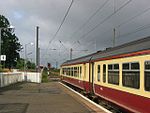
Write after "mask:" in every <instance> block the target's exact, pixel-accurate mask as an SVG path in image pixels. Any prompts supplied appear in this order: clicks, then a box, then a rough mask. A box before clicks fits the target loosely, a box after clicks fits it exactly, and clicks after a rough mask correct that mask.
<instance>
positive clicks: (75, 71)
mask: <svg viewBox="0 0 150 113" xmlns="http://www.w3.org/2000/svg"><path fill="white" fill-rule="evenodd" d="M77 74H78V73H77V67H74V77H77Z"/></svg>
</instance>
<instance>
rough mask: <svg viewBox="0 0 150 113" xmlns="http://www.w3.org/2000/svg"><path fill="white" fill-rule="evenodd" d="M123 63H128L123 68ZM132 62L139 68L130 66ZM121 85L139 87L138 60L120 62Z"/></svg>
mask: <svg viewBox="0 0 150 113" xmlns="http://www.w3.org/2000/svg"><path fill="white" fill-rule="evenodd" d="M124 64H129V68H128V69H127V68H124ZM132 64H138V65H139V66H138V67H139V68H132ZM122 86H123V87H128V88H134V89H140V62H139V61H135V62H125V63H122Z"/></svg>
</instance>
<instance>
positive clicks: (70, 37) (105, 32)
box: [0, 0, 150, 64]
mask: <svg viewBox="0 0 150 113" xmlns="http://www.w3.org/2000/svg"><path fill="white" fill-rule="evenodd" d="M105 1H106V0H74V3H73V6H72V8H71V10H70V12H69V15H68V16H67V18H66V21H65V22H64V24H63V26H62V28H61V30H60V32H59V33H58V35H57V36H56V38H55V39H54V40H53V42H52V43H51V44H50V46H49V48H56V49H61V50H60V51H48V52H45V50H44V49H46V48H47V46H48V43H49V41H50V40H51V39H52V37H53V36H54V34H55V32H56V30H57V29H58V27H59V25H60V23H61V21H62V19H63V17H64V15H65V13H66V11H67V8H68V7H69V5H70V3H71V0H44V1H43V0H2V1H1V4H0V13H1V14H3V15H5V16H6V17H7V18H9V20H10V22H11V23H12V24H13V25H14V26H15V33H16V35H17V36H18V37H19V40H20V41H21V43H22V45H24V44H26V43H28V42H35V27H36V26H39V27H40V48H41V57H43V56H46V57H47V58H41V63H42V64H46V62H52V61H53V63H52V64H55V63H54V59H55V60H58V61H59V64H61V63H62V62H63V61H64V59H69V51H70V48H73V49H74V50H75V49H77V50H83V49H88V50H89V51H88V52H74V53H73V58H75V57H79V56H82V55H86V54H89V53H93V52H95V51H97V50H100V49H104V48H106V47H110V46H112V40H113V29H114V27H117V26H118V25H121V26H120V27H117V28H116V35H117V38H116V45H120V44H122V43H125V42H129V41H132V40H135V39H139V38H141V37H145V36H148V35H150V33H149V27H147V26H146V25H148V24H150V23H149V18H150V11H149V10H147V11H146V12H145V13H143V14H140V13H141V12H142V11H144V10H146V9H148V8H150V6H149V4H150V1H149V0H142V1H141V0H132V1H131V2H130V3H129V4H127V5H126V6H125V7H123V8H122V9H120V10H119V11H118V12H117V13H116V14H114V15H112V16H111V17H110V18H109V19H107V20H106V21H104V20H105V19H106V18H107V17H109V16H110V15H111V14H112V13H113V12H114V9H115V10H117V9H119V8H120V7H122V6H123V5H124V4H125V3H127V2H128V1H129V0H124V1H122V0H116V2H115V8H114V3H113V0H108V3H107V4H106V5H105V6H104V7H103V8H102V9H101V10H100V11H99V12H97V14H96V15H95V16H93V17H92V18H91V19H90V21H88V23H87V24H85V23H86V21H87V20H88V19H89V18H90V16H91V15H92V14H93V13H95V11H96V10H97V9H98V8H99V7H101V6H102V4H104V2H105ZM6 6H7V7H6ZM138 14H140V15H139V16H137V17H135V18H134V19H132V18H133V17H134V16H135V15H138ZM103 21H104V22H103ZM100 23H102V24H100ZM83 24H85V25H84V27H83V28H82V29H80V30H79V31H78V29H79V28H80V27H81V26H82V25H83ZM98 24H100V25H99V26H97V25H98ZM96 26H97V27H96ZM142 26H144V27H147V29H143V30H141V31H138V32H135V30H136V29H138V28H139V29H140V27H142ZM94 27H96V28H95V29H94V30H93V31H91V30H92V29H93V28H94ZM76 31H77V32H76ZM90 31H91V32H90ZM88 32H89V33H88ZM130 32H131V33H130ZM132 32H133V33H132ZM123 34H124V35H123ZM119 36H122V37H119ZM59 40H61V41H62V43H63V45H62V44H61V43H60V42H59ZM77 42H80V43H77ZM66 48H67V49H66ZM28 50H29V51H35V48H34V47H29V49H28ZM46 53H47V54H50V55H51V56H49V55H45V54H46ZM21 54H22V56H23V53H21ZM30 57H32V59H35V57H34V52H33V54H32V55H31V56H30Z"/></svg>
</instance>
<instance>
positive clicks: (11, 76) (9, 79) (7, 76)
mask: <svg viewBox="0 0 150 113" xmlns="http://www.w3.org/2000/svg"><path fill="white" fill-rule="evenodd" d="M41 79H42V75H41V73H32V72H26V73H24V72H15V73H14V72H13V73H0V87H4V86H7V85H10V84H13V83H17V82H22V81H27V82H35V83H41Z"/></svg>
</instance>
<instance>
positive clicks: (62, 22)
mask: <svg viewBox="0 0 150 113" xmlns="http://www.w3.org/2000/svg"><path fill="white" fill-rule="evenodd" d="M73 2H74V0H72V1H71V3H70V5H69V7H68V9H67V12H66V13H65V16H64V17H63V20H62V21H61V23H60V25H59V27H58V29H57V31H56V32H55V34H54V36H53V37H52V39H51V40H50V41H49V43H48V46H47V48H46V52H45V55H46V54H47V52H48V48H49V46H50V44H51V42H52V41H53V40H54V39H55V38H56V36H57V34H58V33H59V31H60V29H61V28H62V25H63V24H64V22H65V20H66V18H67V16H68V14H69V11H70V9H71V7H72V5H73Z"/></svg>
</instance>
